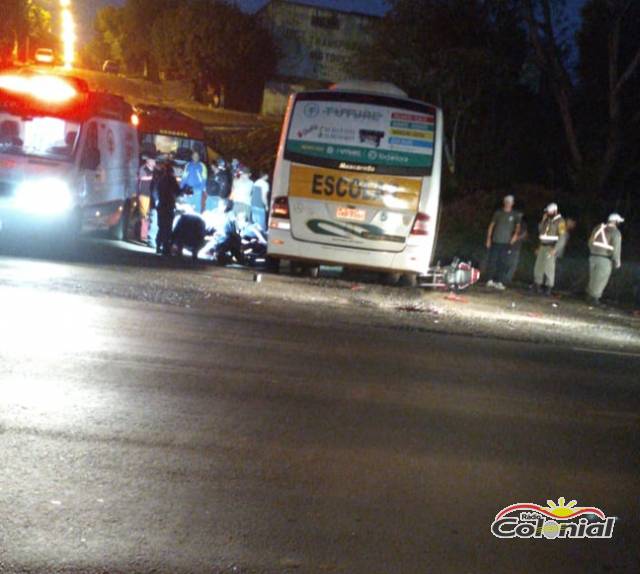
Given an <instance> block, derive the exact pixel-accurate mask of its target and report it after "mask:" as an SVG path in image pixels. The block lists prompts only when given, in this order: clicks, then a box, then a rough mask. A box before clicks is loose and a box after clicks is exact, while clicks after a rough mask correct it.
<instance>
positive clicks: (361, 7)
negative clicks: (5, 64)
mask: <svg viewBox="0 0 640 574" xmlns="http://www.w3.org/2000/svg"><path fill="white" fill-rule="evenodd" d="M123 1H124V0H81V1H80V0H76V2H75V5H76V7H77V8H76V9H78V7H82V8H81V9H82V14H80V19H81V20H82V23H81V26H82V35H83V36H86V35H90V34H91V31H92V29H93V26H92V20H93V17H94V16H95V13H96V11H97V10H98V9H99V8H101V7H102V6H106V5H107V4H122V3H123ZM267 1H268V0H236V3H237V4H238V5H240V6H241V7H243V8H245V9H246V10H252V11H253V10H257V9H258V8H260V7H261V6H263V5H264V4H266V3H267ZM585 1H586V0H568V1H567V5H568V7H569V10H570V11H571V14H572V15H573V17H574V18H575V19H576V20H578V19H579V14H580V9H581V8H582V5H583V4H584V3H585ZM310 2H312V3H314V4H318V6H327V7H330V8H339V9H341V10H353V11H357V12H371V13H373V14H381V13H383V12H384V5H385V0H310Z"/></svg>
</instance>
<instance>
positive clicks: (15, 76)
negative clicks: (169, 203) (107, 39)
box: [0, 69, 139, 239]
mask: <svg viewBox="0 0 640 574" xmlns="http://www.w3.org/2000/svg"><path fill="white" fill-rule="evenodd" d="M136 123H137V122H136V121H135V115H134V114H133V110H132V108H131V107H130V106H129V105H128V104H127V103H126V102H125V100H124V99H123V98H121V97H119V96H115V95H112V94H108V93H103V92H95V91H92V90H90V89H89V87H88V85H87V84H86V83H85V82H84V81H83V80H80V79H76V78H73V77H68V76H58V75H53V74H41V73H36V72H33V71H29V70H27V69H19V70H12V71H7V72H4V73H2V74H0V237H1V235H2V232H3V231H4V232H7V231H9V232H10V231H15V232H19V233H21V232H24V231H25V230H27V229H30V230H36V231H38V230H44V229H46V230H55V231H58V232H62V233H64V234H67V235H70V236H75V235H76V234H77V233H79V232H83V231H95V230H107V231H109V232H110V234H111V236H112V237H113V238H115V239H122V238H123V234H124V232H125V230H126V227H127V218H128V216H129V214H130V211H131V206H132V202H133V200H134V198H135V195H136V190H137V171H138V170H137V168H138V161H139V159H138V157H139V144H138V137H137V131H136V126H135V124H136Z"/></svg>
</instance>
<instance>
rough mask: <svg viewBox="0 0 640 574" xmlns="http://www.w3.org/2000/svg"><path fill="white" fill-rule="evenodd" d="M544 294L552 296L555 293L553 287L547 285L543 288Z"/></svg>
mask: <svg viewBox="0 0 640 574" xmlns="http://www.w3.org/2000/svg"><path fill="white" fill-rule="evenodd" d="M543 294H544V296H545V297H551V296H552V295H553V290H552V289H551V287H545V288H544V290H543Z"/></svg>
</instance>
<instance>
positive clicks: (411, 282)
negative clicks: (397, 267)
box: [400, 273, 418, 288]
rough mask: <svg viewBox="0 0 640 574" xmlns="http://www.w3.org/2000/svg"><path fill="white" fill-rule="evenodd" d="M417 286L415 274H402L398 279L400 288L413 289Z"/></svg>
mask: <svg viewBox="0 0 640 574" xmlns="http://www.w3.org/2000/svg"><path fill="white" fill-rule="evenodd" d="M417 285H418V276H417V275H416V274H415V273H403V274H402V276H401V277H400V286H401V287H409V288H413V287H416V286H417Z"/></svg>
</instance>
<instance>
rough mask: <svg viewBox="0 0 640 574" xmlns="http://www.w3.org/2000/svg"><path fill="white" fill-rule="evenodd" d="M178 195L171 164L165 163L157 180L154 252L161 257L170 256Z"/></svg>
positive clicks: (178, 190) (178, 191) (176, 182)
mask: <svg viewBox="0 0 640 574" xmlns="http://www.w3.org/2000/svg"><path fill="white" fill-rule="evenodd" d="M179 194H180V186H179V185H178V181H177V180H176V176H175V175H174V172H173V164H172V163H171V162H170V161H167V162H166V163H165V164H164V165H163V166H162V173H161V175H160V177H159V179H158V208H157V209H158V235H157V238H156V251H157V252H158V253H162V254H163V255H171V234H172V232H173V218H174V215H175V210H176V198H177V197H178V195H179Z"/></svg>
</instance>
